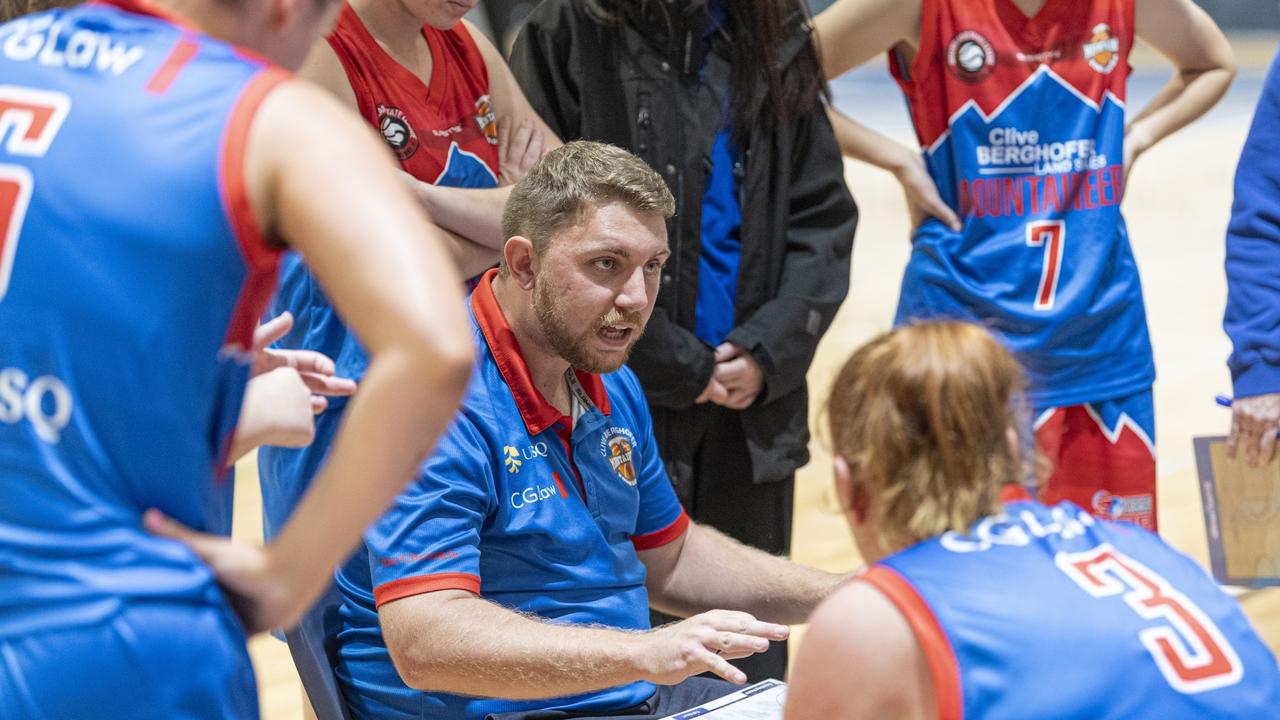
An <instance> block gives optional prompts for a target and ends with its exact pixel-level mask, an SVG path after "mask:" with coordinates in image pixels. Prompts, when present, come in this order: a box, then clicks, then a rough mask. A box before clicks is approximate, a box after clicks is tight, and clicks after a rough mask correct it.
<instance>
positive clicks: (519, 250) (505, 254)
mask: <svg viewBox="0 0 1280 720" xmlns="http://www.w3.org/2000/svg"><path fill="white" fill-rule="evenodd" d="M502 261H503V264H504V265H506V268H507V272H509V273H510V274H511V279H512V280H514V281H515V283H516V285H518V286H520V288H521V289H523V290H532V289H533V278H534V276H535V275H537V273H538V253H537V252H536V251H534V249H533V241H532V240H530V239H529V238H526V237H523V236H521V235H512V236H511V237H510V238H509V239H508V240H507V243H506V244H505V245H503V246H502Z"/></svg>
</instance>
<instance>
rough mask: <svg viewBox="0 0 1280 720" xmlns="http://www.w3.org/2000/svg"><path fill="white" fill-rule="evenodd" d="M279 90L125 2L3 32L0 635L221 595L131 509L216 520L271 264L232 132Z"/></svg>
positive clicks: (269, 71) (225, 505)
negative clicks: (132, 605)
mask: <svg viewBox="0 0 1280 720" xmlns="http://www.w3.org/2000/svg"><path fill="white" fill-rule="evenodd" d="M285 77H286V74H285V73H284V72H282V71H280V70H278V69H274V68H272V67H270V66H268V65H267V64H265V63H264V62H262V61H259V60H256V59H252V58H249V57H248V56H246V55H245V54H244V53H243V52H241V51H239V50H237V49H236V48H234V47H232V46H230V45H228V44H226V43H223V42H221V41H218V40H214V39H212V38H209V37H207V36H204V35H202V34H200V33H198V32H197V31H195V30H192V29H189V28H185V27H182V26H180V25H178V24H176V22H175V21H170V20H167V19H164V18H160V17H156V16H154V15H149V14H147V13H146V12H144V11H143V10H141V9H140V8H138V7H136V6H134V5H132V4H129V3H127V2H125V1H124V0H121V1H120V2H118V3H117V4H115V5H111V4H101V3H91V4H85V5H81V6H79V7H76V8H74V9H68V10H54V11H51V12H46V13H41V14H36V15H29V16H27V17H24V18H20V19H18V20H15V21H13V22H10V23H8V24H6V25H3V26H0V637H6V636H13V635H17V634H22V633H33V632H46V631H53V630H57V629H61V628H69V627H76V626H79V625H87V624H93V623H100V622H103V621H105V620H107V619H109V618H111V617H113V616H115V615H116V614H117V613H119V612H120V611H121V610H122V608H124V607H125V606H126V604H127V603H129V602H132V601H145V602H176V603H186V604H191V605H196V604H204V605H217V604H220V603H221V602H222V596H221V593H220V592H219V591H218V589H217V587H216V585H215V583H214V580H213V577H212V573H211V572H210V571H209V569H208V568H207V567H206V566H205V565H204V564H203V563H202V562H200V561H199V560H198V559H197V558H196V557H195V556H194V555H193V554H192V553H191V552H190V551H189V550H188V549H187V548H186V547H184V546H182V545H180V544H178V543H176V542H173V541H171V540H167V539H161V538H157V537H154V536H152V535H150V534H148V533H147V532H145V531H144V530H143V529H142V526H141V516H142V513H143V512H144V511H145V510H146V509H147V508H149V507H156V508H158V509H160V510H161V511H163V512H164V513H166V514H167V515H169V516H170V517H173V518H176V519H177V520H179V521H181V522H183V523H185V524H187V525H189V526H192V527H194V528H196V529H199V530H205V531H212V532H216V531H227V530H229V529H230V528H229V523H228V522H227V521H228V519H229V499H230V495H229V493H230V487H229V485H227V483H225V482H224V481H221V480H218V479H217V476H218V474H219V470H220V468H222V466H223V464H224V461H225V454H226V451H227V448H228V444H229V439H230V435H231V432H232V430H233V428H234V425H235V422H236V420H237V418H238V415H239V410H240V403H241V399H242V396H243V394H244V388H245V384H246V382H247V379H248V372H249V365H248V362H249V359H250V358H249V356H248V355H247V354H246V350H247V349H248V348H249V347H250V345H251V338H252V333H253V330H254V328H255V327H256V325H257V319H258V317H259V316H260V315H261V313H262V310H263V308H264V306H265V305H266V302H267V299H268V296H269V293H270V292H271V289H272V287H273V286H274V274H275V269H276V260H277V252H276V250H274V249H272V248H271V247H270V246H269V244H268V243H267V242H266V241H265V239H264V238H263V237H262V235H261V234H260V232H259V229H258V227H257V225H256V223H255V221H254V219H253V217H252V215H251V211H250V207H249V202H248V198H247V196H246V192H245V181H244V151H245V139H246V136H247V133H248V130H249V126H250V124H251V121H252V119H253V117H254V114H255V112H256V110H257V108H258V106H259V103H260V101H261V100H262V99H263V98H264V97H265V96H266V95H267V94H268V93H269V92H270V90H271V89H272V88H273V87H275V86H276V84H277V83H278V82H279V81H280V80H282V79H284V78H285ZM6 705H7V704H6Z"/></svg>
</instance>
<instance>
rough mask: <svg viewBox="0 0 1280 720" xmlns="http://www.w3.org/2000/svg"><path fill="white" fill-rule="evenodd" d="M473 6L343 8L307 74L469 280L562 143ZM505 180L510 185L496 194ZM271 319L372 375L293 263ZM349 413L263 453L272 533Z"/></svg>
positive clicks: (353, 1) (329, 415)
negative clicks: (377, 150)
mask: <svg viewBox="0 0 1280 720" xmlns="http://www.w3.org/2000/svg"><path fill="white" fill-rule="evenodd" d="M475 4H476V2H475V0H465V1H464V2H453V1H451V0H425V1H424V2H418V3H403V2H383V1H381V0H350V1H349V2H344V3H343V5H342V8H341V10H340V11H339V14H338V21H337V25H336V27H335V28H334V30H333V32H332V33H331V34H330V35H329V36H328V38H327V39H326V40H321V41H319V42H317V43H316V44H315V46H314V47H313V48H312V50H311V53H310V54H309V56H308V58H307V61H306V63H305V64H304V65H303V69H302V71H301V75H302V76H303V77H304V78H306V79H308V80H311V81H313V82H315V83H317V84H319V85H320V86H322V87H324V88H325V89H327V90H328V91H329V92H330V93H332V94H333V95H334V96H335V97H337V98H338V100H339V101H341V102H342V103H343V104H344V105H346V106H348V107H349V108H351V109H352V110H354V111H357V112H359V113H360V115H361V117H363V118H364V119H365V121H366V122H368V123H369V124H370V125H372V126H374V127H375V128H377V129H378V132H379V134H380V135H381V136H382V138H383V140H384V141H385V142H386V144H387V146H388V147H389V148H390V149H391V151H392V153H394V155H395V157H396V159H397V161H398V162H399V164H400V168H401V169H402V170H404V173H405V174H404V175H403V176H402V179H403V180H404V181H406V182H407V183H408V184H409V185H410V186H411V187H412V189H413V191H414V194H415V195H416V196H417V198H418V199H419V201H420V202H421V203H423V205H424V207H426V208H427V209H428V211H429V213H430V214H431V217H432V218H433V219H434V220H435V221H436V222H439V223H441V225H443V226H444V227H445V228H446V230H448V231H449V238H450V245H451V249H452V251H453V254H454V259H455V261H456V262H457V264H458V267H459V268H460V269H461V271H462V273H463V276H464V277H471V276H472V275H476V274H478V273H480V272H482V271H483V270H485V269H486V268H489V267H491V266H492V265H494V264H495V263H497V261H498V248H501V247H502V242H503V241H504V240H505V238H504V237H502V232H501V227H500V224H501V218H502V207H503V205H504V204H505V202H506V198H507V195H508V194H509V193H510V190H511V188H510V187H509V183H510V182H514V180H515V179H516V178H518V177H519V175H521V174H523V172H524V171H525V170H526V169H527V168H528V166H529V165H531V164H532V163H533V162H534V161H536V160H537V158H538V157H540V156H541V154H542V151H543V150H544V149H550V148H551V147H555V146H558V145H559V144H560V142H559V140H558V139H557V138H556V137H555V135H554V133H552V132H551V131H550V130H549V129H548V128H547V127H546V124H545V123H543V122H542V120H541V119H539V118H538V117H537V114H536V113H534V112H533V110H532V109H531V108H530V107H529V103H528V101H526V100H525V98H524V95H523V93H521V92H520V89H519V86H517V85H516V83H515V81H514V79H512V77H511V71H510V70H509V69H508V68H507V65H506V63H505V61H503V59H502V56H501V54H499V53H498V51H497V49H496V48H494V47H493V45H492V44H491V43H490V42H489V41H488V40H487V39H486V38H485V37H484V35H483V34H481V33H479V32H477V31H475V30H474V28H472V27H471V25H470V24H469V23H467V22H466V21H464V20H462V16H463V15H464V14H465V13H466V12H467V11H468V10H469V9H471V7H473V6H474V5H475ZM513 126H514V130H511V131H509V132H504V130H508V129H511V128H512V127H513ZM503 182H505V183H508V186H504V187H498V185H499V184H500V183H503ZM473 282H474V279H473ZM272 311H273V312H275V313H279V312H283V311H291V312H292V313H293V314H294V316H296V317H297V318H298V323H297V326H296V327H295V328H294V330H293V331H292V332H291V333H290V334H289V335H288V336H286V337H285V338H284V339H283V341H282V342H281V346H282V347H291V348H308V349H311V350H317V351H320V352H322V353H324V354H326V355H328V356H330V357H332V358H334V359H335V360H336V361H337V367H338V371H337V372H338V375H339V376H342V377H350V378H354V379H356V380H358V379H359V378H360V376H361V375H362V374H363V372H364V364H365V359H364V350H363V349H362V348H361V347H360V344H359V342H358V340H357V339H356V337H355V336H354V335H353V334H352V333H351V332H350V331H349V330H348V328H347V327H346V326H345V325H344V324H343V322H342V320H341V319H340V318H339V317H338V316H337V314H336V313H334V311H333V308H332V306H331V305H330V303H329V302H328V300H327V299H326V298H325V296H324V294H323V293H318V292H316V288H315V283H314V280H313V279H312V277H311V276H310V274H309V273H308V272H307V270H306V268H305V267H303V266H302V265H301V263H299V262H298V261H297V259H296V258H293V257H289V258H286V259H285V261H284V265H283V270H282V278H281V283H280V290H279V295H278V297H277V298H276V300H275V301H274V304H273V306H272ZM344 406H345V403H344V402H343V401H341V400H338V401H336V402H334V403H333V404H332V407H331V409H330V410H329V411H328V412H325V413H323V414H321V415H320V416H318V417H317V418H316V440H315V442H314V443H312V444H310V445H308V446H306V447H304V448H301V449H297V450H291V449H286V448H279V447H273V448H265V449H264V450H263V451H262V452H261V454H260V455H259V471H260V477H261V479H262V485H263V503H264V505H263V509H264V516H265V517H264V521H265V523H266V528H265V529H266V532H267V535H268V536H271V535H273V534H274V533H275V532H276V531H277V529H278V528H279V527H280V525H281V523H283V521H284V519H285V518H286V517H287V516H288V513H289V511H290V510H291V509H292V508H293V506H294V505H295V504H296V502H297V498H298V496H299V495H300V494H301V492H302V491H303V489H305V488H306V486H307V484H308V483H309V482H310V480H311V478H312V477H313V476H314V475H315V472H316V469H317V468H318V467H319V464H320V462H321V461H322V460H323V459H324V456H325V453H326V452H328V448H329V445H330V444H331V442H332V439H333V435H334V433H335V432H336V431H337V428H338V425H339V424H340V422H341V420H342V414H343V408H344Z"/></svg>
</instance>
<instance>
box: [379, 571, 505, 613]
mask: <svg viewBox="0 0 1280 720" xmlns="http://www.w3.org/2000/svg"><path fill="white" fill-rule="evenodd" d="M437 590H466V591H467V592H469V593H474V594H476V595H479V594H480V576H479V575H474V574H472V573H464V572H449V573H436V574H434V575H419V576H417V577H407V578H400V579H399V580H392V581H390V582H385V583H382V584H381V585H379V586H378V587H376V588H374V589H373V602H374V607H379V608H380V607H382V606H383V605H386V604H387V603H389V602H391V601H392V600H400V599H403V598H407V597H412V596H414V595H422V594H424V593H429V592H436V591H437Z"/></svg>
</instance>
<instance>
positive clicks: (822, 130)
mask: <svg viewBox="0 0 1280 720" xmlns="http://www.w3.org/2000/svg"><path fill="white" fill-rule="evenodd" d="M793 137H794V141H793V143H792V148H793V150H794V151H795V152H794V156H793V159H792V163H791V176H790V188H789V192H788V214H787V223H786V229H785V235H786V248H785V255H784V257H783V265H782V277H781V281H780V284H779V286H778V291H777V293H776V294H775V296H774V298H773V299H772V300H770V301H768V302H766V303H765V304H764V305H762V306H760V308H759V309H758V310H757V311H756V312H755V313H753V314H752V315H751V318H750V319H749V320H747V321H746V322H745V323H743V324H742V325H739V326H738V327H736V328H734V329H733V331H732V332H731V333H729V337H728V338H727V340H728V341H729V342H731V343H733V344H735V345H738V346H740V347H743V348H746V349H747V350H748V351H750V352H751V354H752V356H753V357H755V358H756V360H757V361H758V362H759V363H760V367H761V369H762V370H763V372H764V379H765V389H764V393H763V394H762V396H761V398H760V400H758V401H757V402H769V401H771V400H774V399H777V398H779V397H782V396H785V395H787V394H789V393H791V392H794V391H795V390H797V389H800V388H801V387H804V385H805V374H806V373H807V372H808V371H809V364H810V363H811V362H812V361H813V356H814V353H815V352H816V351H817V349H818V341H819V340H821V339H822V335H823V333H825V332H826V331H827V328H828V327H829V326H830V325H831V321H832V320H833V319H835V314H836V311H837V310H839V309H840V303H842V302H843V301H844V298H845V295H846V294H847V293H848V291H849V260H850V255H851V253H852V251H853V233H854V230H855V228H856V227H857V224H858V208H857V206H856V205H855V204H854V202H853V197H852V196H851V195H850V194H849V190H848V187H847V186H846V185H845V182H844V164H843V162H842V161H841V159H840V148H839V147H838V146H837V145H836V140H835V135H834V134H833V133H832V130H831V124H830V122H829V121H828V120H827V117H826V114H825V112H823V111H822V110H819V111H818V112H815V113H810V114H809V115H807V116H805V117H803V118H800V119H799V120H797V121H796V124H795V129H794V135H793Z"/></svg>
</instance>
